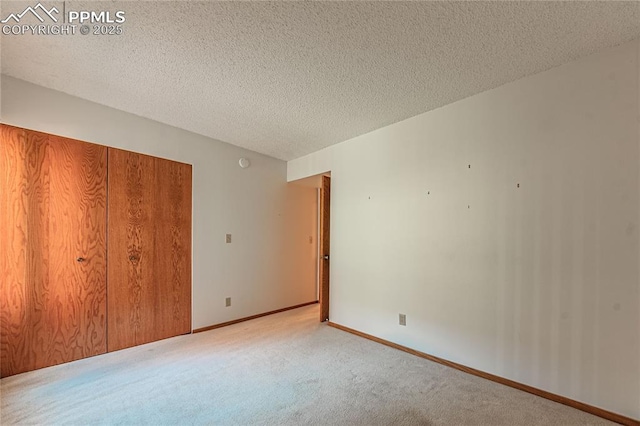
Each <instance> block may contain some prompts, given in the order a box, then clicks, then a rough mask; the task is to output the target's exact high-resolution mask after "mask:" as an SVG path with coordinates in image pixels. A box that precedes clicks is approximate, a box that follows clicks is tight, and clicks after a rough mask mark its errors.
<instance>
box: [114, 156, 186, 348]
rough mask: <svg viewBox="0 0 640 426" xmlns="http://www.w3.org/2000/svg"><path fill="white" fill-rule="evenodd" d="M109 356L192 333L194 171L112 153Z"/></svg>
mask: <svg viewBox="0 0 640 426" xmlns="http://www.w3.org/2000/svg"><path fill="white" fill-rule="evenodd" d="M108 241H109V243H108V258H109V265H108V285H107V289H108V290H107V293H108V296H107V300H108V308H107V311H108V328H107V330H108V341H109V344H108V350H109V351H115V350H118V349H123V348H127V347H130V346H135V345H140V344H143V343H148V342H152V341H155V340H160V339H164V338H167V337H173V336H177V335H180V334H186V333H189V332H190V331H191V166H190V165H188V164H183V163H177V162H174V161H169V160H164V159H160V158H155V157H150V156H147V155H142V154H136V153H133V152H128V151H122V150H119V149H112V148H109V233H108Z"/></svg>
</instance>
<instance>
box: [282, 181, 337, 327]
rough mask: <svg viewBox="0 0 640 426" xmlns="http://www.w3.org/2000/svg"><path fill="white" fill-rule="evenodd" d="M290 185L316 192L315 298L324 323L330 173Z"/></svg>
mask: <svg viewBox="0 0 640 426" xmlns="http://www.w3.org/2000/svg"><path fill="white" fill-rule="evenodd" d="M290 183H293V184H296V185H302V186H306V187H311V188H315V190H316V200H317V206H316V207H317V209H316V212H315V214H316V218H317V229H316V238H315V241H316V261H317V262H316V276H315V279H316V297H317V300H318V303H319V311H320V318H319V319H320V322H324V321H327V320H328V319H329V276H330V273H329V269H330V266H329V265H330V259H331V254H330V228H331V173H323V174H320V175H315V176H310V177H307V178H304V179H300V180H296V181H293V182H290Z"/></svg>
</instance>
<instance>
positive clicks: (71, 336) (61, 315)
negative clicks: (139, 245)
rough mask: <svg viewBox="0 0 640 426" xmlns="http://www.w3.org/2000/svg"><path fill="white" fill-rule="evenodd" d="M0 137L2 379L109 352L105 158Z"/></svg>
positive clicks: (78, 145) (92, 148) (23, 135)
mask: <svg viewBox="0 0 640 426" xmlns="http://www.w3.org/2000/svg"><path fill="white" fill-rule="evenodd" d="M0 131H1V135H0V274H1V277H0V279H1V281H0V353H1V363H0V364H1V368H0V370H1V375H2V376H3V377H5V376H9V375H13V374H17V373H21V372H25V371H30V370H35V369H38V368H42V367H47V366H50V365H55V364H60V363H63V362H68V361H73V360H76V359H80V358H85V357H88V356H92V355H97V354H101V353H104V352H106V348H107V342H106V328H105V327H106V268H107V267H106V204H107V199H106V198H107V193H106V183H107V149H106V148H105V147H102V146H98V145H94V144H90V143H85V142H80V141H76V140H72V139H66V138H62V137H57V136H52V135H48V134H44V133H39V132H33V131H30V130H25V129H20V128H16V127H11V126H7V125H0Z"/></svg>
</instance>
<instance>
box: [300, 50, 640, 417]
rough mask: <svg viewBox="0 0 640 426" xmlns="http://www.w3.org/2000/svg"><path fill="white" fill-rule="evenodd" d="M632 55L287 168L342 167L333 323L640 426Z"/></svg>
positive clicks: (578, 66)
mask: <svg viewBox="0 0 640 426" xmlns="http://www.w3.org/2000/svg"><path fill="white" fill-rule="evenodd" d="M638 54H639V44H638V42H637V41H634V42H630V43H627V44H625V45H622V46H618V47H615V48H611V49H608V50H606V51H603V52H600V53H598V54H595V55H593V56H589V57H586V58H583V59H580V60H578V61H575V62H572V63H568V64H565V65H563V66H561V67H558V68H554V69H551V70H549V71H546V72H544V73H541V74H537V75H534V76H531V77H527V78H525V79H522V80H519V81H516V82H513V83H510V84H507V85H505V86H501V87H499V88H497V89H494V90H491V91H488V92H484V93H481V94H478V95H476V96H473V97H470V98H467V99H465V100H462V101H459V102H456V103H454V104H451V105H448V106H446V107H443V108H440V109H438V110H434V111H432V112H428V113H425V114H422V115H419V116H416V117H413V118H411V119H408V120H405V121H403V122H400V123H397V124H394V125H391V126H388V127H385V128H382V129H380V130H377V131H374V132H372V133H369V134H366V135H363V136H360V137H357V138H354V139H351V140H349V141H347V142H344V143H341V144H338V145H334V146H332V147H330V148H326V149H324V150H322V151H319V152H317V153H315V154H311V155H309V156H306V157H302V158H300V159H297V160H293V161H290V162H289V163H288V179H289V180H291V181H293V180H296V179H299V178H303V177H306V176H310V175H315V174H318V173H321V172H325V171H328V170H330V171H331V176H332V202H331V248H332V253H331V259H332V260H331V262H332V263H331V299H330V303H331V306H330V319H331V321H334V322H336V323H339V324H342V325H345V326H348V327H352V328H354V329H357V330H361V331H363V332H366V333H369V334H373V335H375V336H378V337H381V338H384V339H387V340H390V341H393V342H396V343H399V344H402V345H406V346H409V347H411V348H415V349H418V350H421V351H424V352H427V353H430V354H433V355H436V356H439V357H442V358H445V359H448V360H451V361H455V362H458V363H460V364H464V365H467V366H470V367H474V368H477V369H479V370H483V371H486V372H489V373H493V374H496V375H498V376H502V377H506V378H509V379H512V380H515V381H518V382H522V383H526V384H528V385H531V386H534V387H537V388H540V389H544V390H547V391H550V392H553V393H556V394H560V395H564V396H566V397H569V398H572V399H575V400H578V401H582V402H585V403H588V404H592V405H595V406H598V407H602V408H605V409H607V410H611V411H614V412H617V413H621V414H623V415H627V416H630V417H633V418H636V419H638V418H640V290H639V287H640V278H639V277H640V270H639V269H640V253H639V248H638V247H639V237H638V232H639V231H640V200H639V198H640V167H639V164H640V155H639V151H640V148H639V144H640V137H639V124H638V117H639V116H640V110H639V108H638V104H639V90H638V80H639V77H640V75H639V66H638ZM399 313H404V314H406V315H407V326H406V327H402V326H399V325H398V314H399Z"/></svg>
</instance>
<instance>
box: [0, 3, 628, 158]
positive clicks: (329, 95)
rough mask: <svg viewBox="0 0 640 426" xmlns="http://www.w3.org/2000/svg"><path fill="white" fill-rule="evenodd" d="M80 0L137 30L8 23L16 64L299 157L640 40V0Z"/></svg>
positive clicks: (116, 103) (57, 82)
mask: <svg viewBox="0 0 640 426" xmlns="http://www.w3.org/2000/svg"><path fill="white" fill-rule="evenodd" d="M35 3H36V1H33V2H29V3H19V4H16V3H15V2H8V1H4V0H3V1H2V5H1V6H0V7H1V8H2V9H1V15H2V17H3V18H4V17H5V16H6V15H8V13H9V12H19V11H20V10H22V9H24V7H25V5H29V4H35ZM43 4H45V5H60V4H61V2H47V1H43ZM65 6H66V8H67V10H70V9H75V10H97V9H105V10H111V11H115V10H118V9H121V10H124V11H125V12H126V22H125V23H124V24H123V28H124V34H123V35H120V36H92V35H87V36H82V35H79V34H78V35H75V36H2V38H1V43H2V44H1V48H2V72H3V73H4V74H7V75H10V76H13V77H17V78H20V79H23V80H27V81H30V82H33V83H35V84H39V85H42V86H45V87H49V88H51V89H55V90H59V91H62V92H65V93H68V94H71V95H75V96H78V97H81V98H85V99H88V100H91V101H94V102H98V103H101V104H104V105H108V106H111V107H114V108H118V109H120V110H124V111H128V112H131V113H134V114H137V115H140V116H143V117H147V118H151V119H154V120H157V121H160V122H163V123H167V124H170V125H173V126H176V127H180V128H183V129H187V130H190V131H193V132H196V133H200V134H203V135H207V136H210V137H212V138H215V139H219V140H222V141H225V142H229V143H232V144H234V145H238V146H242V147H245V148H249V149H252V150H255V151H258V152H261V153H264V154H268V155H271V156H273V157H277V158H280V159H284V160H289V159H293V158H297V157H300V156H302V155H305V154H308V153H310V152H313V151H316V150H318V149H321V148H323V147H326V146H328V145H331V144H335V143H338V142H341V141H344V140H346V139H349V138H352V137H354V136H357V135H360V134H363V133H366V132H369V131H371V130H374V129H377V128H380V127H383V126H386V125H388V124H391V123H394V122H397V121H400V120H403V119H405V118H408V117H411V116H414V115H417V114H419V113H422V112H425V111H428V110H431V109H434V108H437V107H440V106H443V105H446V104H448V103H451V102H454V101H456V100H459V99H462V98H465V97H467V96H470V95H472V94H475V93H479V92H481V91H484V90H487V89H490V88H493V87H496V86H499V85H501V84H504V83H507V82H509V81H513V80H516V79H518V78H520V77H523V76H526V75H529V74H533V73H536V72H539V71H542V70H545V69H549V68H551V67H554V66H556V65H559V64H562V63H565V62H568V61H570V60H572V59H575V58H578V57H580V56H584V55H588V54H590V53H593V52H595V51H597V50H599V49H602V48H604V47H608V46H613V45H616V44H620V43H622V42H625V41H628V40H631V39H633V38H637V37H640V3H637V2H615V1H601V2H597V1H594V2H539V1H529V2H498V1H491V2H283V3H280V2H277V3H274V2H193V1H173V2H168V1H163V2H118V1H116V2H94V1H91V2H79V1H67V2H66V5H65ZM176 143H179V141H176Z"/></svg>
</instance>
